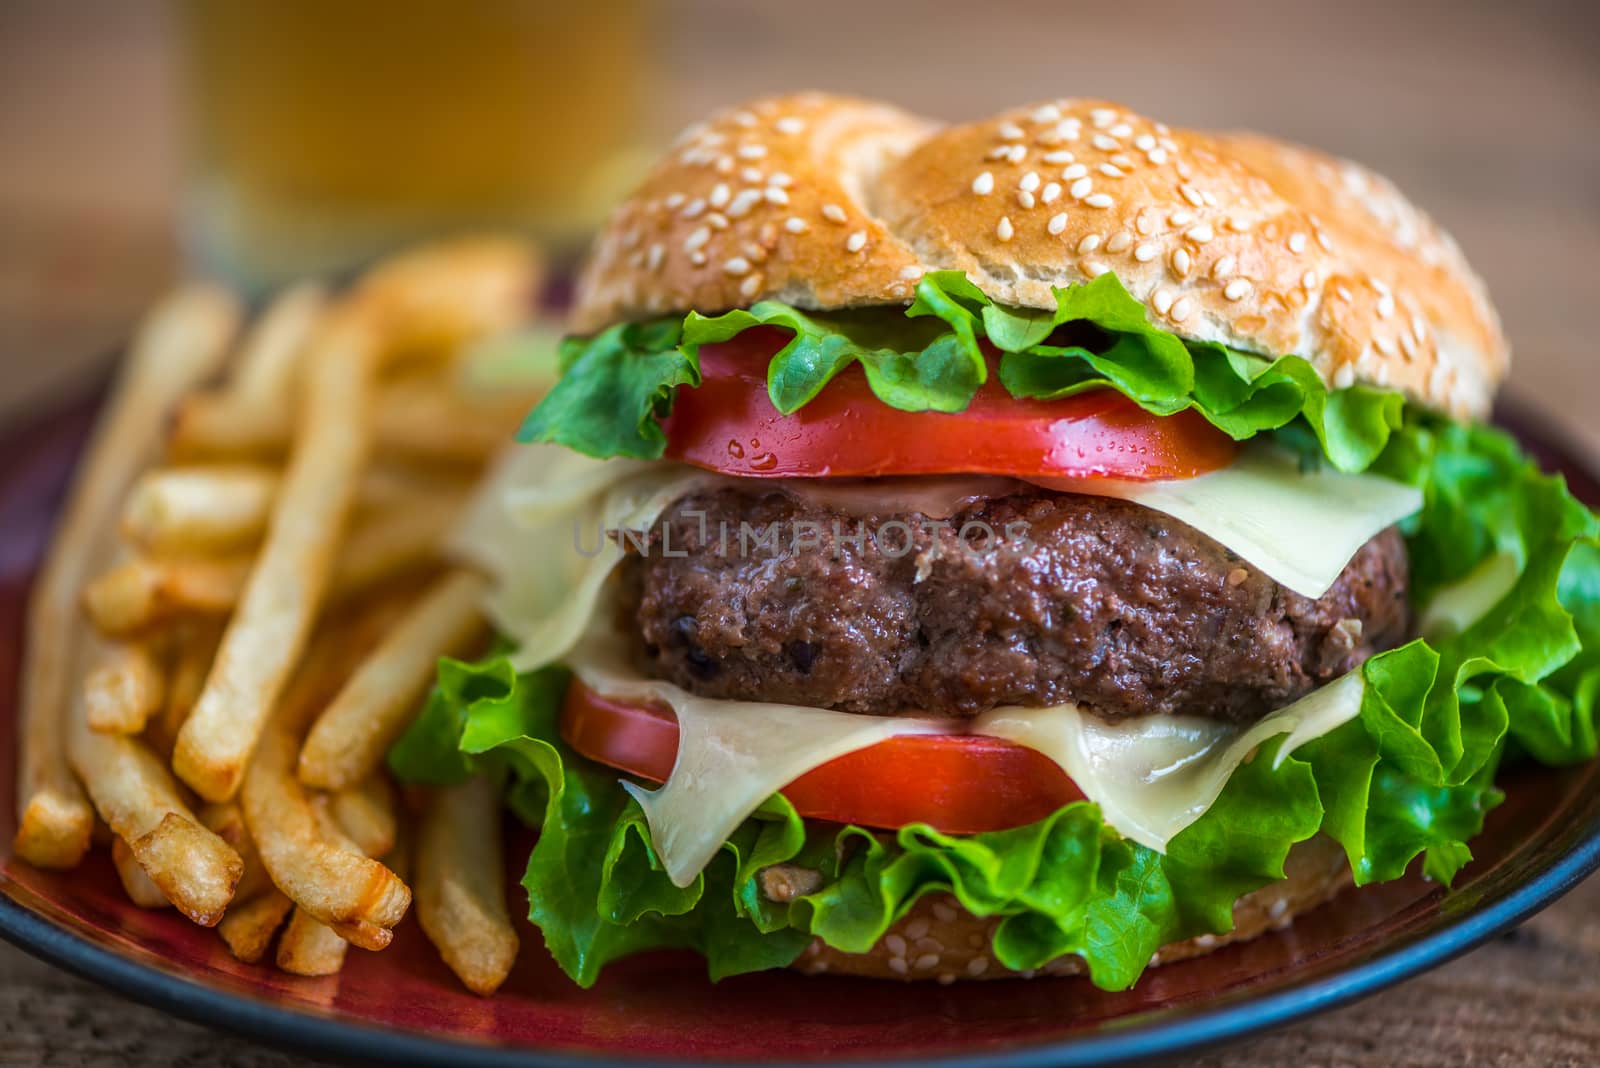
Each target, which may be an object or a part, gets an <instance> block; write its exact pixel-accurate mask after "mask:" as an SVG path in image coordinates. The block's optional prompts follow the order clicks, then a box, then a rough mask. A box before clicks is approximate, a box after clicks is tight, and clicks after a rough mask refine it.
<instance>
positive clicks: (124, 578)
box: [83, 556, 251, 638]
mask: <svg viewBox="0 0 1600 1068" xmlns="http://www.w3.org/2000/svg"><path fill="white" fill-rule="evenodd" d="M250 567H251V561H250V560H249V558H247V557H239V556H234V557H193V558H187V559H151V558H146V557H134V558H133V559H131V560H124V561H123V562H121V563H119V564H116V565H115V566H113V567H112V568H110V569H109V570H107V571H104V572H101V573H100V574H99V575H96V576H95V577H94V578H93V579H92V580H90V582H89V584H88V585H87V586H85V587H84V590H83V610H84V613H85V614H86V615H87V616H88V617H89V622H90V623H92V624H93V625H94V628H95V630H97V631H99V632H100V633H101V634H102V635H104V636H105V637H108V638H127V637H132V636H135V635H138V634H142V633H145V632H146V631H149V630H151V629H152V628H155V627H159V626H161V625H162V624H164V623H169V622H171V621H172V620H174V619H179V618H182V617H185V616H195V615H198V616H222V615H226V614H227V613H229V612H231V611H233V609H234V607H235V606H236V605H237V604H238V602H239V597H240V595H241V594H242V592H243V591H244V588H245V584H246V583H247V582H248V581H249V578H250Z"/></svg>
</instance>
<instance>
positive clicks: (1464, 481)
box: [390, 94, 1600, 989]
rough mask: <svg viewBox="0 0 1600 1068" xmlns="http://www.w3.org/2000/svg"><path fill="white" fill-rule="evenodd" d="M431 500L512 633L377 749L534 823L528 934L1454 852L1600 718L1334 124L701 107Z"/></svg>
mask: <svg viewBox="0 0 1600 1068" xmlns="http://www.w3.org/2000/svg"><path fill="white" fill-rule="evenodd" d="M571 326H572V330H573V333H572V335H571V336H570V337H568V338H567V339H566V340H565V341H564V342H563V344H562V348H561V369H562V373H561V377H560V378H559V380H558V381H557V382H556V384H555V385H554V386H553V388H552V389H551V390H550V392H549V393H548V394H547V396H546V397H545V398H544V399H543V400H542V402H541V403H540V404H539V405H538V407H537V408H536V409H535V410H534V411H533V412H532V413H531V414H530V415H529V417H528V419H527V421H526V423H525V425H524V427H523V429H522V431H521V433H520V435H519V442H520V444H519V445H518V446H517V447H516V448H514V449H512V450H510V452H509V454H508V455H507V456H506V458H505V460H504V462H503V463H502V464H501V466H500V469H499V471H498V473H497V474H496V476H495V477H494V478H493V479H492V481H491V482H490V484H489V485H488V486H487V487H486V488H485V489H484V491H483V493H482V494H481V497H480V499H479V501H478V502H477V505H476V506H475V508H474V509H473V511H472V516H471V518H470V520H469V521H468V522H467V523H466V524H465V526H464V528H463V529H462V531H461V533H460V535H459V537H458V538H457V549H458V551H459V552H460V553H461V554H462V555H463V556H464V557H465V558H467V559H469V560H471V561H473V562H475V563H476V564H478V565H479V566H481V567H482V568H483V569H485V570H486V571H487V572H488V573H489V574H490V575H491V576H492V578H493V580H494V582H493V593H492V594H491V595H490V597H489V601H488V604H487V606H486V607H487V611H488V613H489V614H490V616H491V618H492V619H493V621H494V623H495V625H496V627H497V629H498V631H499V633H500V636H501V643H500V645H499V646H498V647H497V648H496V650H495V651H494V652H493V653H492V654H491V655H489V656H487V657H486V658H484V659H482V660H480V661H477V662H474V663H462V662H456V661H449V660H447V661H445V662H443V663H442V664H441V667H440V673H439V678H438V683H437V686H436V687H435V690H434V692H433V694H432V695H431V697H430V699H429V701H428V704H427V707H426V708H425V709H424V711H423V712H422V714H421V715H420V716H419V718H418V719H417V721H416V723H415V724H414V726H413V727H412V728H411V729H410V731H409V732H408V733H407V734H406V735H405V736H404V737H403V738H402V739H401V740H400V742H399V743H398V744H397V745H396V747H395V749H394V750H393V752H392V753H391V759H390V763H391V766H392V768H393V769H394V771H395V772H396V773H397V774H398V775H399V776H400V777H402V778H403V779H407V780H410V781H425V782H451V781H459V780H460V779H461V778H464V777H466V776H469V775H474V774H481V775H489V776H492V777H494V779H495V780H496V782H497V783H499V784H500V786H501V788H502V790H503V796H504V797H505V800H506V803H507V805H508V806H509V807H510V808H511V810H512V811H513V812H515V813H516V814H517V816H519V817H520V818H521V819H522V820H523V821H525V822H526V823H528V824H530V825H532V826H533V827H535V828H537V829H538V832H539V837H538V839H537V844H536V845H535V846H534V847H533V850H532V853H531V855H530V857H529V859H528V865H527V871H526V875H525V877H524V880H523V884H524V886H525V887H526V889H527V892H528V898H529V908H530V917H531V919H532V920H533V922H534V923H535V924H536V925H538V926H539V927H540V929H541V930H542V932H543V935H544V938H545V941H546V944H547V946H548V947H549V949H550V951H551V953H552V955H553V956H554V958H555V960H556V962H557V963H558V964H559V965H560V966H561V967H562V968H563V969H564V970H565V971H566V972H567V973H568V974H569V975H570V976H571V977H572V978H573V979H574V980H576V981H577V982H579V983H581V984H584V985H588V984H590V983H593V982H594V981H595V980H596V978H597V976H598V975H599V974H600V972H601V970H602V969H603V968H604V966H605V965H606V964H607V963H608V962H610V961H612V960H615V959H617V958H620V957H623V956H626V955H629V954H632V953H636V952H641V951H644V950H650V949H656V948H668V947H676V948H683V947H687V948H691V949H694V950H697V951H698V952H700V953H701V954H703V955H704V956H705V958H706V960H707V964H708V968H709V971H710V974H711V975H712V976H713V978H721V977H724V976H729V975H735V974H739V973H743V972H749V971H754V970H759V969H766V968H777V967H786V966H794V967H798V968H800V969H802V970H805V971H810V972H824V971H827V972H834V973H849V974H856V975H865V976H878V977H883V978H888V979H929V980H938V981H941V982H950V981H954V980H958V979H968V978H993V977H999V976H1013V975H1023V976H1029V975H1034V974H1085V975H1087V976H1088V978H1089V979H1090V980H1091V981H1093V982H1094V983H1095V984H1096V985H1098V986H1101V987H1104V988H1108V989H1120V988H1124V987H1126V986H1128V985H1130V984H1132V983H1134V982H1135V981H1136V980H1137V979H1138V978H1139V976H1140V974H1141V973H1142V972H1143V971H1144V969H1145V968H1146V967H1148V966H1150V965H1151V964H1158V963H1161V962H1164V961H1170V960H1175V959H1180V958H1183V957H1187V956H1191V955H1194V954H1198V953H1203V952H1207V951H1209V950H1212V949H1214V948H1215V947H1217V946H1220V945H1223V944H1225V943H1227V942H1230V941H1236V940H1240V939H1248V938H1252V937H1255V936H1257V935H1258V934H1260V933H1262V932H1263V931H1265V930H1268V929H1269V928H1273V927H1279V926H1283V925H1285V924H1288V923H1290V922H1292V920H1293V919H1294V917H1295V916H1296V915H1297V914H1299V913H1301V912H1304V911H1305V910H1307V909H1310V908H1313V907H1315V906H1317V905H1318V904H1320V903H1322V902H1324V901H1325V900H1327V899H1328V898H1329V897H1330V896H1332V895H1333V894H1335V893H1338V892H1339V891H1340V890H1341V889H1342V888H1344V887H1345V886H1347V885H1349V884H1351V883H1354V884H1357V885H1362V884H1367V883H1372V882H1378V881H1383V880H1391V879H1396V878H1399V877H1401V876H1402V875H1404V874H1405V873H1406V872H1407V871H1408V869H1416V868H1420V870H1421V872H1422V874H1423V875H1425V876H1426V877H1427V878H1430V879H1434V880H1437V881H1439V882H1441V883H1446V884H1448V883H1449V882H1450V881H1451V879H1452V878H1453V877H1454V876H1455V874H1456V873H1457V871H1459V869H1460V868H1461V867H1462V866H1463V865H1464V864H1466V863H1467V862H1468V861H1469V860H1470V858H1471V849H1470V845H1469V842H1470V840H1471V838H1472V837H1473V835H1474V834H1476V833H1477V832H1478V831H1479V830H1480V829H1481V826H1482V822H1483V818H1484V814H1485V813H1486V812H1487V811H1488V810H1489V809H1491V808H1492V807H1493V806H1494V805H1495V804H1496V803H1497V801H1498V800H1499V797H1500V795H1499V793H1498V792H1497V791H1496V788H1495V785H1494V777H1495V773H1496V770H1497V768H1498V767H1499V766H1500V764H1501V763H1502V761H1503V760H1505V759H1508V758H1513V757H1514V758H1517V759H1529V758H1531V759H1534V760H1537V761H1541V762H1543V763H1546V764H1564V763H1570V762H1574V761H1581V760H1586V759H1589V758H1590V757H1592V756H1593V755H1594V753H1595V748H1596V742H1595V722H1594V720H1595V714H1594V698H1595V693H1596V691H1597V689H1600V656H1597V650H1600V558H1597V554H1596V543H1595V538H1596V531H1597V525H1596V519H1595V516H1594V515H1593V514H1592V513H1591V512H1590V511H1589V510H1588V509H1587V508H1585V507H1584V506H1583V505H1581V504H1579V503H1578V502H1577V501H1576V500H1574V499H1573V498H1572V497H1571V496H1570V494H1569V493H1568V492H1567V490H1566V487H1565V485H1564V483H1563V482H1562V480H1561V479H1560V478H1559V477H1554V476H1548V475H1544V474H1541V473H1540V471H1539V470H1538V468H1537V467H1536V466H1535V465H1534V463H1533V462H1532V461H1531V460H1530V459H1529V458H1527V457H1526V456H1525V455H1523V453H1522V452H1521V451H1519V449H1518V447H1517V446H1516V444H1515V443H1514V442H1513V441H1512V440H1511V439H1510V438H1508V437H1507V436H1506V435H1504V434H1503V433H1501V432H1499V431H1497V430H1494V429H1492V428H1490V427H1488V426H1486V425H1485V424H1484V420H1485V418H1486V417H1487V415H1488V412H1489V408H1490V403H1491V398H1492V396H1493V394H1494V392H1495V389H1496V387H1497V386H1498V384H1499V383H1500V382H1501V381H1502V380H1503V379H1504V377H1505V375H1506V373H1507V366H1508V351H1507V345H1506V342H1505V339H1504V336H1503V334H1502V331H1501V327H1500V325H1499V322H1498V320H1497V318H1496V315H1495V312H1494V310H1493V308H1492V306H1491V305H1490V303H1489V300H1488V297H1487V294H1486V292H1485V289H1484V286H1483V284H1482V282H1481V281H1480V280H1479V279H1478V277H1477V276H1476V275H1475V274H1474V273H1473V272H1472V270H1471V268H1470V267H1469V266H1468V265H1467V263H1466V261H1465V259H1464V258H1463V256H1462V253H1461V251H1460V250H1459V249H1458V248H1457V246H1456V245H1455V244H1454V243H1453V242H1452V241H1451V239H1450V238H1449V236H1448V235H1446V234H1445V233H1444V232H1443V231H1441V230H1440V229H1439V228H1438V227H1437V226H1436V225H1435V224H1434V223H1433V222H1432V221H1430V220H1429V218H1428V217H1427V216H1426V215H1424V214H1423V213H1422V212H1421V211H1419V210H1418V209H1417V208H1416V207H1414V206H1413V205H1412V204H1411V203H1410V202H1409V201H1407V200H1406V199H1405V198H1404V197H1403V196H1402V195H1401V194H1400V193H1399V192H1398V191H1397V190H1396V189H1395V188H1394V187H1393V186H1392V185H1391V184H1389V183H1388V182H1387V181H1385V180H1384V179H1382V178H1381V177H1379V176H1377V175H1375V174H1373V173H1371V172H1370V171H1367V170H1365V169H1363V168H1362V167H1360V166H1358V165H1356V164H1353V163H1349V162H1345V161H1342V160H1338V159H1333V158H1330V157H1327V156H1324V155H1321V154H1319V153H1316V152H1313V151H1310V150H1308V149H1304V148H1300V147H1296V146H1294V145H1290V144H1286V143H1283V142H1279V141H1275V140H1272V139H1269V138H1265V137H1260V136H1255V135H1249V134H1211V133H1202V132H1197V131H1191V130H1183V129H1177V128H1173V127H1169V126H1167V125H1164V124H1163V123H1161V122H1158V121H1155V120H1153V119H1150V118H1146V117H1144V116H1142V115H1139V114H1137V113H1135V112H1133V111H1132V110H1130V109H1128V108H1125V107H1121V106H1118V105H1115V104H1110V103H1104V102H1100V101H1086V100H1058V101H1053V102H1046V103H1042V104H1036V105H1031V106H1028V107H1024V108H1020V109H1016V110H1013V111H1008V112H1005V113H1003V114H1000V115H997V116H995V117H993V118H990V119H986V120H983V121H980V122H973V123H968V124H962V125H941V124H938V123H934V122H930V121H928V120H926V119H923V118H920V117H917V116H914V115H911V114H908V113H906V112H904V111H901V110H899V109H896V108H893V107H889V106H886V105H883V104H878V103H872V102H867V101H861V100H854V99H846V98H840V97H834V96H827V95H821V94H803V95H794V96H785V97H778V98H771V99H765V100H760V101H756V102H754V103H751V104H748V105H746V106H744V107H740V108H735V109H732V110H729V111H726V112H723V113H721V114H719V115H717V116H715V117H713V118H711V119H709V120H708V121H706V122H704V123H701V124H698V125H696V126H694V127H691V128H690V129H689V130H688V131H686V132H685V133H684V135H683V136H682V137H681V138H680V140H679V141H678V142H677V143H676V145H675V146H674V147H673V148H672V149H671V150H670V151H669V152H668V154H667V155H666V156H665V157H664V158H663V159H662V160H661V161H660V162H659V163H658V164H656V166H655V167H654V168H653V169H652V170H651V171H650V172H649V174H648V176H647V177H646V178H645V179H644V181H643V183H642V184H641V185H640V187H639V188H638V190H637V191H636V192H635V193H634V194H633V196H632V197H631V198H629V199H628V200H627V201H625V202H624V203H623V204H621V205H620V206H619V207H618V208H617V209H616V210H615V212H614V213H613V214H612V216H611V217H610V220H609V221H608V222H607V223H606V224H605V226H604V228H603V229H602V231H601V232H600V234H599V236H598V238H597V239H596V241H595V244H594V248H593V253H592V256H591V258H590V260H589V262H588V264H587V266H586V268H585V269H584V271H583V273H582V275H581V277H580V279H579V282H578V286H577V290H576V297H575V301H574V305H573V307H572V310H571Z"/></svg>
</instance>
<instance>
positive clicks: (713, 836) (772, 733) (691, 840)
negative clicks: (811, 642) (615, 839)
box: [567, 628, 949, 886]
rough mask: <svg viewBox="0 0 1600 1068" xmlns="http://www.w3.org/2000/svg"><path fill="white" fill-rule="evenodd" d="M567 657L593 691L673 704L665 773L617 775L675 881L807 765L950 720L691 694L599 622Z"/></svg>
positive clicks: (699, 865)
mask: <svg viewBox="0 0 1600 1068" xmlns="http://www.w3.org/2000/svg"><path fill="white" fill-rule="evenodd" d="M567 662H568V664H569V666H570V667H571V668H572V670H573V672H574V673H575V674H576V675H577V676H578V677H579V678H580V679H582V680H583V683H584V685H586V686H588V687H589V688H590V689H591V690H594V691H595V692H596V693H599V694H601V695H603V696H605V697H609V698H613V699H615V700H621V701H628V702H633V703H646V702H648V703H660V704H665V705H668V706H670V707H671V708H672V711H673V712H674V713H676V714H677V717H678V756H677V760H676V761H675V762H674V763H673V765H672V774H671V775H670V776H669V777H668V779H667V781H666V783H665V784H664V785H663V786H662V787H661V788H660V789H658V790H646V789H644V788H643V787H640V786H638V785H636V784H634V783H631V782H624V783H623V784H622V785H623V788H624V789H626V790H627V791H628V792H629V793H630V794H632V795H633V796H634V798H635V799H636V800H638V802H639V807H640V808H642V809H644V815H645V819H646V821H647V822H648V823H649V825H650V841H651V843H652V845H654V846H655V850H656V855H657V856H659V857H660V858H661V863H662V865H663V867H665V868H666V871H667V875H668V876H669V877H670V878H671V879H672V881H673V883H674V884H675V885H677V886H688V885H689V884H690V883H692V882H694V879H695V876H697V875H699V874H700V872H701V871H702V870H703V869H704V868H705V866H706V865H707V864H708V863H710V862H711V858H712V857H714V856H716V853H717V850H719V849H721V848H722V843H723V842H725V841H727V840H728V837H729V836H730V835H732V834H733V832H734V831H735V830H737V829H738V827H739V824H741V823H743V822H744V821H745V819H746V818H747V817H748V816H749V815H750V813H752V812H754V811H755V810H756V809H757V808H759V807H760V806H761V803H762V802H763V801H765V800H766V799H767V798H769V797H771V796H772V795H773V794H775V793H777V792H778V790H779V789H780V788H781V787H783V786H786V785H788V784H789V783H791V782H793V781H794V780H795V779H798V778H799V777H800V776H802V775H804V774H805V773H806V772H808V771H810V770H811V769H812V768H815V767H819V766H821V765H822V764H826V763H827V762H828V761H830V760H832V759H834V758H835V757H841V756H844V755H845V754H846V753H853V752H855V751H856V750H858V749H865V748H867V747H868V746H871V745H876V744H877V743H879V742H881V741H884V740H885V739H888V738H894V737H897V736H900V735H907V734H940V733H945V732H947V731H948V730H949V725H948V724H949V721H942V722H941V721H937V720H920V719H910V718H899V717H888V716H857V715H851V714H849V713H846V712H830V711H828V710H826V709H821V708H806V707H803V706H800V705H780V704H766V703H757V702H754V701H719V700H713V699H710V698H705V697H696V696H694V695H693V694H691V693H689V692H687V691H686V690H682V689H679V688H678V687H677V686H673V685H672V684H671V683H666V682H661V681H659V680H657V679H647V678H643V677H641V676H640V675H639V674H638V672H636V671H635V670H634V669H633V668H632V667H631V666H629V664H628V658H627V652H626V645H625V643H624V642H623V641H622V640H621V639H620V638H619V637H618V636H617V635H616V634H615V633H610V634H607V633H604V632H602V631H600V630H599V629H598V628H597V629H596V630H594V631H591V632H590V633H589V634H588V635H586V636H585V638H584V640H583V643H582V645H581V647H580V648H578V649H576V650H574V652H573V654H572V655H571V656H570V657H568V661H567Z"/></svg>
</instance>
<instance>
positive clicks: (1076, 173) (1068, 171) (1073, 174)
mask: <svg viewBox="0 0 1600 1068" xmlns="http://www.w3.org/2000/svg"><path fill="white" fill-rule="evenodd" d="M1088 173H1089V168H1088V167H1085V166H1084V165H1083V164H1081V163H1074V164H1073V165H1072V166H1070V167H1065V168H1063V169H1062V171H1061V180H1062V181H1063V182H1070V181H1073V180H1074V179H1076V178H1082V177H1083V176H1084V175H1086V174H1088Z"/></svg>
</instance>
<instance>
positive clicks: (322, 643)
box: [239, 605, 411, 949]
mask: <svg viewBox="0 0 1600 1068" xmlns="http://www.w3.org/2000/svg"><path fill="white" fill-rule="evenodd" d="M391 612H392V609H389V608H388V607H387V606H381V605H380V606H376V607H374V606H367V607H366V609H365V612H364V613H363V615H362V616H361V617H360V618H358V619H357V620H355V621H354V622H353V623H352V622H347V621H334V622H330V623H329V624H328V625H327V626H324V627H322V628H319V630H318V632H317V635H316V637H315V640H314V641H313V642H312V644H311V648H310V650H309V651H308V653H307V655H306V657H305V659H304V662H303V663H302V664H301V665H300V666H299V668H298V669H297V670H296V672H295V678H294V681H293V683H292V684H291V685H290V687H289V690H288V691H287V692H286V693H285V694H284V696H283V698H282V700H280V701H279V702H278V707H277V709H276V710H275V712H274V715H273V718H272V719H271V720H270V721H269V723H268V724H267V728H266V730H265V731H264V732H263V734H262V736H261V741H260V744H259V745H258V746H257V747H256V751H255V755H254V756H253V757H252V759H251V761H250V766H249V769H248V771H247V772H246V774H245V778H244V786H243V789H242V790H241V791H240V794H239V800H240V807H241V808H242V809H243V811H244V817H245V822H246V824H247V825H248V826H249V828H250V835H251V837H252V838H253V839H254V840H255V843H256V848H257V849H258V850H260V853H261V860H262V863H263V864H264V865H265V866H266V869H267V872H268V874H269V875H271V877H272V881H273V883H274V884H275V885H276V886H277V887H278V889H279V890H281V891H283V893H284V894H285V895H287V896H288V897H289V898H290V899H291V900H293V901H294V903H295V904H296V905H298V906H300V908H302V909H304V910H305V911H306V912H307V913H309V914H310V915H311V916H313V917H314V918H316V919H318V920H320V921H321V922H323V923H324V924H327V925H328V926H329V927H332V928H333V929H334V930H335V931H337V932H338V933H339V934H340V935H341V936H342V937H344V938H345V939H346V940H347V941H350V942H353V943H355V944H356V945H359V946H361V947H362V948H364V949H382V948H383V947H384V946H386V945H388V944H389V941H390V940H391V939H392V938H393V931H392V928H393V927H394V925H395V924H396V923H398V922H399V921H400V919H401V917H402V916H404V915H405V911H406V909H407V908H408V907H409V906H410V903H411V891H410V889H409V888H407V886H406V885H405V883H403V882H402V881H400V879H398V878H396V877H395V875H394V873H393V872H391V871H389V869H387V868H385V867H384V866H383V865H382V864H380V863H378V862H377V861H375V860H372V859H370V858H368V857H366V856H364V855H363V854H362V853H361V851H360V850H359V849H357V848H355V847H354V846H353V845H352V844H351V843H350V841H349V839H348V838H347V837H345V836H344V835H342V834H340V835H333V834H330V833H328V822H327V821H326V820H324V819H321V818H320V817H319V816H318V813H317V807H318V806H317V803H316V800H315V799H314V798H313V796H312V795H311V794H309V793H308V792H307V791H306V790H305V788H304V787H302V786H301V785H300V782H299V780H298V779H296V778H295V776H294V760H295V756H296V754H297V753H298V751H299V743H300V735H301V733H302V731H303V730H304V728H305V725H306V722H307V721H308V720H309V719H310V717H311V715H312V714H313V713H314V712H315V711H316V709H317V708H318V707H320V705H321V704H322V703H323V702H324V701H326V700H327V699H328V697H329V696H330V695H331V694H333V693H334V692H335V691H336V690H337V689H338V688H339V686H340V685H341V684H342V683H343V680H344V678H345V677H346V676H347V675H348V674H349V672H350V671H351V670H352V669H353V668H354V666H355V664H356V663H358V662H359V660H360V658H361V656H362V655H363V654H364V653H365V651H366V649H367V648H370V646H371V644H372V643H374V642H375V641H376V640H377V635H378V634H379V633H381V632H382V630H383V629H384V628H385V627H386V626H387V625H388V623H389V615H390V614H391Z"/></svg>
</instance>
